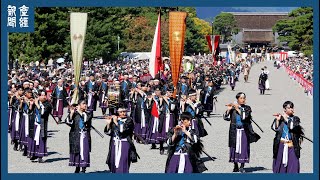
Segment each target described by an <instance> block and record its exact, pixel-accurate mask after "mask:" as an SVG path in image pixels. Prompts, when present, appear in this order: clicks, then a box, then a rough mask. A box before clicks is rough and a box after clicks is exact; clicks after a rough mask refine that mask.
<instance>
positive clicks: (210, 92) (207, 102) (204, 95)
mask: <svg viewBox="0 0 320 180" xmlns="http://www.w3.org/2000/svg"><path fill="white" fill-rule="evenodd" d="M214 92H215V87H213V82H212V81H209V83H208V86H207V87H205V88H204V89H203V90H202V91H201V98H200V99H201V104H202V105H203V106H204V110H205V111H206V112H207V116H208V117H210V114H211V112H212V110H213V97H214Z"/></svg>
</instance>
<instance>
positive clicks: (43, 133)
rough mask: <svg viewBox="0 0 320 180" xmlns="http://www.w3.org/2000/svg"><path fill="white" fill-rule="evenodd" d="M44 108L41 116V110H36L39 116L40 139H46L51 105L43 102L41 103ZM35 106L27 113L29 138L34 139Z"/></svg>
mask: <svg viewBox="0 0 320 180" xmlns="http://www.w3.org/2000/svg"><path fill="white" fill-rule="evenodd" d="M42 105H43V106H44V112H43V114H41V108H40V109H38V110H39V113H40V114H41V121H40V122H41V123H40V137H42V138H47V137H48V133H47V132H48V120H49V115H50V113H51V111H52V105H51V104H50V103H49V102H48V101H45V102H43V103H42ZM35 108H37V107H36V105H34V106H33V108H32V110H31V111H30V113H29V137H32V138H34V135H35V134H34V123H35V120H36V109H35Z"/></svg>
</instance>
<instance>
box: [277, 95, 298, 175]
mask: <svg viewBox="0 0 320 180" xmlns="http://www.w3.org/2000/svg"><path fill="white" fill-rule="evenodd" d="M283 110H284V112H283V113H282V114H280V113H278V114H275V116H276V118H275V119H274V121H273V123H272V125H271V129H272V130H273V131H275V132H276V134H275V137H274V140H273V165H272V170H273V173H299V172H300V161H299V158H300V149H301V147H300V146H301V143H302V136H303V135H304V133H303V128H302V127H301V126H300V118H299V117H298V116H295V115H294V104H293V103H292V102H291V101H286V102H284V103H283Z"/></svg>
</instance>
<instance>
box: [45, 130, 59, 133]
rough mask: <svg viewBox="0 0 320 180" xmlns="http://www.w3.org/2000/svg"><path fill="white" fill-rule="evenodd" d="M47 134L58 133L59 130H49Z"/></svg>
mask: <svg viewBox="0 0 320 180" xmlns="http://www.w3.org/2000/svg"><path fill="white" fill-rule="evenodd" d="M47 132H48V133H50V132H59V130H49V131H47Z"/></svg>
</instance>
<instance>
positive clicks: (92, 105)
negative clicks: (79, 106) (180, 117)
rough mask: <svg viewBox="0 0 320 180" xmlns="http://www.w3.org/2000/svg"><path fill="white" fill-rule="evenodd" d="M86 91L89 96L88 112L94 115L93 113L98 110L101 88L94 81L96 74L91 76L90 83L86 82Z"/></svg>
mask: <svg viewBox="0 0 320 180" xmlns="http://www.w3.org/2000/svg"><path fill="white" fill-rule="evenodd" d="M84 91H85V92H86V94H87V104H88V111H89V112H91V113H93V111H96V110H97V101H98V99H99V96H98V91H99V86H98V84H97V82H96V81H95V79H94V74H91V75H90V79H89V81H88V82H86V86H85V88H84Z"/></svg>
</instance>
